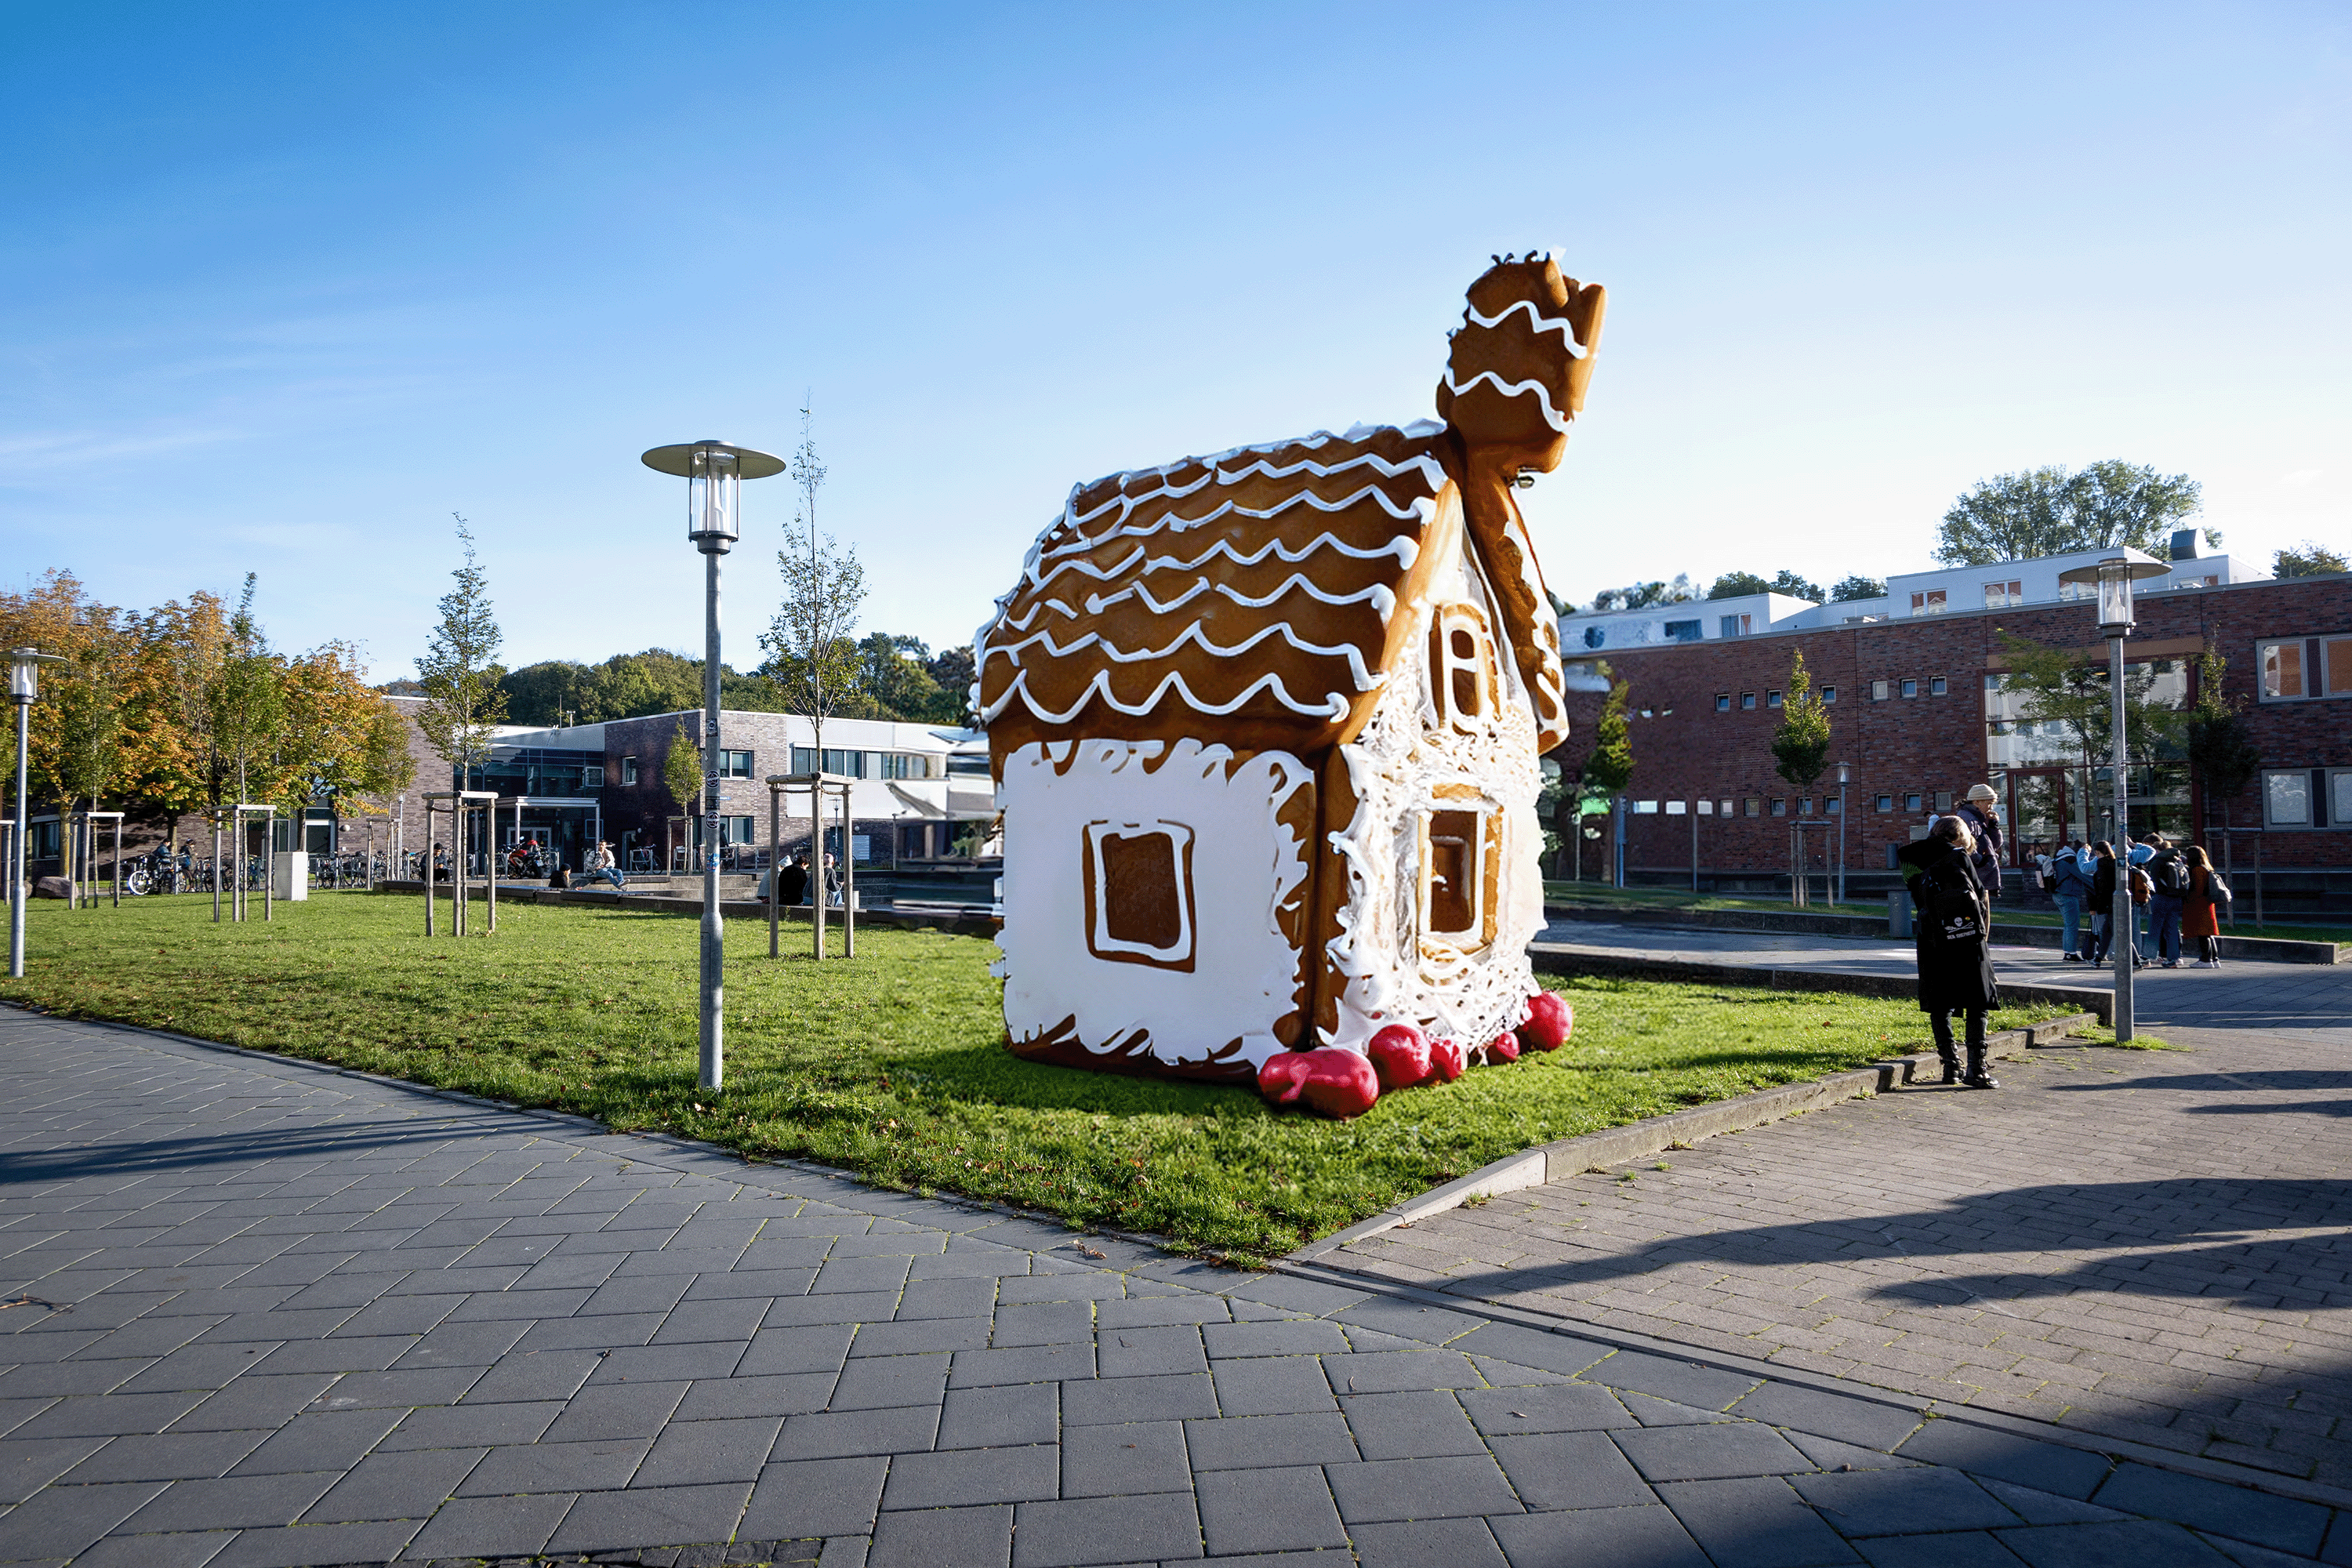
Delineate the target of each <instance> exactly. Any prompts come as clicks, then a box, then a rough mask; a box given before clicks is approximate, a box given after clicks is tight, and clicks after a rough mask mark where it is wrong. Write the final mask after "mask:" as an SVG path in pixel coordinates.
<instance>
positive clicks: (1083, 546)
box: [1039, 373, 1491, 561]
mask: <svg viewBox="0 0 2352 1568" xmlns="http://www.w3.org/2000/svg"><path fill="white" fill-rule="evenodd" d="M1490 374H1491V373H1490ZM1368 496H1369V497H1370V498H1371V499H1372V500H1376V501H1378V502H1379V503H1380V506H1381V510H1382V511H1385V512H1387V513H1388V514H1389V515H1390V516H1391V517H1392V518H1395V519H1396V520H1397V521H1399V522H1410V521H1412V520H1413V519H1415V518H1420V519H1421V520H1423V521H1427V519H1428V510H1427V509H1428V506H1429V500H1428V498H1427V497H1415V498H1414V499H1413V500H1410V501H1407V502H1406V503H1404V505H1402V507H1400V506H1399V505H1398V504H1397V503H1396V502H1395V501H1393V500H1390V499H1389V493H1388V491H1386V490H1384V489H1381V487H1380V486H1378V485H1366V486H1365V487H1364V488H1363V489H1360V490H1357V491H1355V492H1354V493H1352V494H1350V495H1345V496H1341V497H1339V499H1337V500H1326V499H1324V498H1323V497H1321V496H1318V495H1317V494H1316V493H1315V492H1314V491H1313V490H1310V489H1299V490H1294V491H1292V492H1291V493H1290V494H1289V495H1287V496H1286V497H1284V498H1283V499H1282V500H1278V501H1276V503H1275V504H1274V505H1272V506H1269V507H1254V506H1244V505H1243V504H1242V503H1241V502H1240V501H1238V500H1229V501H1225V502H1223V504H1221V505H1219V506H1218V507H1216V508H1215V509H1213V510H1210V511H1205V512H1203V513H1202V514H1201V515H1200V516H1199V517H1180V516H1178V515H1177V514H1176V513H1175V512H1173V511H1167V512H1162V513H1161V514H1160V516H1158V517H1156V518H1154V519H1153V520H1152V521H1150V522H1122V523H1120V524H1119V525H1118V527H1116V528H1107V529H1105V530H1103V531H1101V532H1100V533H1093V534H1088V535H1087V536H1086V537H1084V538H1080V539H1073V540H1070V541H1068V542H1066V543H1062V544H1056V545H1055V546H1054V547H1053V548H1052V549H1050V550H1045V551H1042V552H1039V559H1040V560H1041V561H1052V560H1058V559H1060V558H1061V557H1063V556H1066V555H1075V554H1077V553H1079V552H1084V551H1088V550H1093V549H1095V548H1097V547H1098V546H1100V545H1104V544H1108V543H1109V542H1111V541H1112V540H1114V539H1149V538H1150V536H1151V535H1153V534H1155V533H1183V532H1186V531H1189V530H1192V529H1195V528H1200V527H1202V526H1204V525H1206V524H1208V523H1212V522H1214V521H1217V520H1218V519H1219V518H1221V517H1224V516H1226V515H1228V514H1238V515H1239V516H1242V517H1254V518H1256V519H1257V520H1258V521H1261V522H1263V521H1267V520H1269V519H1272V518H1276V517H1279V516H1281V515H1282V514H1283V513H1284V512H1286V511H1288V510H1290V509H1291V508H1292V507H1295V506H1310V507H1313V508H1314V509H1315V510H1317V511H1324V512H1342V511H1349V510H1354V509H1355V507H1356V506H1357V505H1358V504H1359V503H1360V502H1361V501H1362V500H1364V499H1365V498H1366V497H1368Z"/></svg>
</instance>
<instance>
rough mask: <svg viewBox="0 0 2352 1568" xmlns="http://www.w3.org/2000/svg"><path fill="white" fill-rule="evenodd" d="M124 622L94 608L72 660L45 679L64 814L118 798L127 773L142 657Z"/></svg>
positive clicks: (53, 774)
mask: <svg viewBox="0 0 2352 1568" xmlns="http://www.w3.org/2000/svg"><path fill="white" fill-rule="evenodd" d="M118 618H119V617H118V616H117V613H116V612H115V611H113V610H112V609H110V608H108V607H106V606H104V605H91V606H89V608H88V609H87V610H86V611H84V612H83V616H82V619H81V621H80V623H79V625H78V626H77V628H76V630H77V631H78V632H79V636H77V637H75V638H74V639H73V640H72V641H71V642H69V643H68V645H67V651H66V661H65V662H64V663H63V664H59V665H53V666H51V667H50V668H49V671H48V673H47V677H46V678H45V679H43V681H42V687H43V690H42V693H41V697H42V700H43V701H45V702H47V703H48V704H49V706H50V707H51V708H52V709H53V710H55V712H56V724H57V737H58V745H57V750H56V751H55V752H54V753H53V754H52V760H51V763H50V766H49V769H48V775H49V777H48V782H49V795H50V798H51V799H52V800H54V801H55V802H56V803H57V805H58V815H59V816H64V815H65V814H66V813H67V812H68V811H69V810H70V809H72V805H73V803H74V802H77V801H79V802H83V803H88V804H90V805H93V806H94V805H95V803H96V802H98V801H99V800H100V799H102V798H104V797H106V796H108V795H112V794H113V793H114V788H115V784H116V780H117V778H118V776H119V775H120V774H121V772H122V767H123V754H122V752H123V747H122V742H123V728H124V723H125V721H126V719H127V718H128V717H129V712H130V708H131V676H132V674H133V664H134V660H135V658H136V653H135V650H134V647H133V639H132V637H131V632H130V630H129V628H127V627H124V626H120V625H118V624H117V621H118ZM13 749H14V748H13V747H12V748H11V750H13Z"/></svg>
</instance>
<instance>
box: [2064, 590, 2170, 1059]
mask: <svg viewBox="0 0 2352 1568" xmlns="http://www.w3.org/2000/svg"><path fill="white" fill-rule="evenodd" d="M2169 570H2170V568H2169V567H2168V566H2166V565H2165V563H2163V562H2161V561H2158V560H2157V559H2156V558H2155V557H2153V556H2150V555H2145V554H2142V553H2141V552H2138V551H2137V550H2133V549H2129V548H2126V549H2125V550H2124V551H2123V552H2121V553H2119V554H2116V555H2110V556H2108V557H2107V558H2106V559H2105V560H2104V561H2100V562H2097V563H2094V564H2092V565H2089V566H2077V567H2075V568H2074V570H2073V571H2071V572H2062V573H2060V574H2058V581H2059V582H2061V583H2072V584H2075V585H2076V586H2077V587H2088V586H2091V585H2093V584H2096V586H2097V588H2098V596H2099V635H2100V636H2101V637H2105V638H2106V639H2107V696H2108V700H2110V701H2111V702H2112V703H2113V704H2114V708H2113V710H2112V717H2111V721H2110V722H2109V725H2108V727H2109V728H2110V729H2112V730H2113V731H2115V749H2114V754H2113V756H2112V757H2110V759H2109V761H2108V768H2109V771H2110V772H2111V773H2114V775H2115V786H2116V795H2115V802H2116V805H2115V810H2116V828H2115V832H2116V901H2115V906H2114V907H2113V908H2112V909H2111V910H2108V912H2107V921H2108V927H2107V929H2108V930H2109V931H2111V932H2112V933H2113V936H2112V938H2111V940H2110V942H2109V946H2110V948H2111V949H2112V951H2111V952H2110V953H2109V955H2108V956H2109V958H2110V959H2111V960H2112V962H2113V963H2114V964H2115V966H2116V1019H2115V1026H2116V1039H2117V1040H2128V1039H2130V1038H2131V1037H2132V963H2133V961H2134V960H2135V959H2137V957H2138V956H2139V943H2138V942H2137V939H2136V934H2135V933H2134V931H2133V930H2132V902H2131V805H2130V795H2131V781H2130V778H2129V777H2128V775H2127V773H2126V769H2125V765H2124V639H2125V638H2126V637H2130V636H2131V631H2132V582H2133V580H2134V579H2135V578H2140V577H2161V576H2163V575H2164V574H2165V573H2166V572H2168V571H2169Z"/></svg>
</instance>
